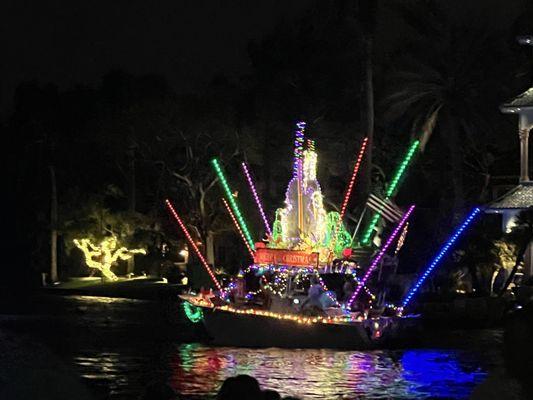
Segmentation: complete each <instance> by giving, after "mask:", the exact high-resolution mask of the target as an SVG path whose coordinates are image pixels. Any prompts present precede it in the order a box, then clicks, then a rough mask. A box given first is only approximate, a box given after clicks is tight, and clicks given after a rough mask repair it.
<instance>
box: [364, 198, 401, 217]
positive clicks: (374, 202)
mask: <svg viewBox="0 0 533 400" xmlns="http://www.w3.org/2000/svg"><path fill="white" fill-rule="evenodd" d="M366 205H367V207H368V208H370V209H371V210H374V211H375V212H377V213H380V214H381V215H383V218H385V219H386V220H387V221H389V222H398V221H399V220H400V219H401V218H402V215H403V212H402V210H400V208H398V206H396V204H394V203H393V202H392V201H391V200H390V199H387V198H385V199H381V198H380V197H378V196H376V195H374V194H370V196H369V197H368V200H367V202H366Z"/></svg>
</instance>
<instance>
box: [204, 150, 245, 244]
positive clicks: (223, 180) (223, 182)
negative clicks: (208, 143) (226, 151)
mask: <svg viewBox="0 0 533 400" xmlns="http://www.w3.org/2000/svg"><path fill="white" fill-rule="evenodd" d="M211 163H212V164H213V167H214V168H215V172H216V173H217V176H218V179H219V180H220V184H221V185H222V188H223V189H224V192H225V193H226V197H227V199H228V201H229V203H230V205H231V208H232V209H233V212H234V213H235V217H237V221H239V225H240V226H241V229H242V231H243V233H244V236H245V237H246V240H247V241H248V243H249V244H250V247H251V248H252V250H255V245H254V241H253V239H252V235H250V231H249V230H248V226H247V225H246V222H245V221H244V218H243V216H242V213H241V210H240V209H239V206H238V205H237V202H236V201H235V197H233V194H232V191H231V189H230V187H229V185H228V181H227V179H226V177H225V176H224V172H222V168H221V166H220V163H219V162H218V160H217V159H216V158H214V159H213V160H211Z"/></svg>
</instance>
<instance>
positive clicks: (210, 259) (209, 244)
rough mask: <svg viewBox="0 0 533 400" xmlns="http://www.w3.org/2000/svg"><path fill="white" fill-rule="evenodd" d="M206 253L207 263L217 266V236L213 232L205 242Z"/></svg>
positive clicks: (208, 234) (209, 233)
mask: <svg viewBox="0 0 533 400" xmlns="http://www.w3.org/2000/svg"><path fill="white" fill-rule="evenodd" d="M205 252H206V258H207V263H208V264H209V265H212V266H214V265H215V236H214V235H213V232H207V237H206V240H205Z"/></svg>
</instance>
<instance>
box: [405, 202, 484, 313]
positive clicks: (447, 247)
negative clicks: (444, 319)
mask: <svg viewBox="0 0 533 400" xmlns="http://www.w3.org/2000/svg"><path fill="white" fill-rule="evenodd" d="M480 212H481V209H480V208H478V207H476V208H474V210H472V212H471V213H470V215H468V217H467V218H466V219H465V221H464V222H463V223H462V224H461V226H459V228H457V230H456V231H455V232H454V233H453V235H452V236H450V238H449V239H448V241H447V242H446V244H445V245H444V246H443V247H442V248H441V249H440V251H439V253H438V254H437V256H436V257H435V258H434V259H433V261H431V264H429V267H427V269H426V271H425V272H424V273H423V274H422V276H421V277H420V278H419V279H418V281H417V282H416V284H415V285H414V286H413V287H412V288H411V290H410V291H409V293H407V295H406V296H405V298H404V299H403V301H402V305H401V307H400V309H404V308H405V307H407V305H408V304H409V302H410V301H411V299H412V298H413V296H414V294H415V293H416V291H417V290H418V289H419V288H420V286H422V284H423V283H424V281H425V280H426V278H427V277H428V275H429V274H430V273H431V271H433V270H434V269H435V267H436V266H437V265H438V263H439V262H440V261H441V260H442V258H443V257H444V256H445V255H446V253H447V252H448V251H449V250H450V248H451V247H452V246H453V244H454V243H455V241H456V240H457V239H458V238H459V236H461V234H462V233H463V232H464V230H465V229H466V228H467V227H468V225H470V223H471V222H472V221H473V220H474V218H475V217H476V216H477V215H478V214H479V213H480Z"/></svg>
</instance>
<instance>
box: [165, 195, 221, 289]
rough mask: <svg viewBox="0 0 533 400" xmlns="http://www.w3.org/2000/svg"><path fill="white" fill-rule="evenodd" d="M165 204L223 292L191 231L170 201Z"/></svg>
mask: <svg viewBox="0 0 533 400" xmlns="http://www.w3.org/2000/svg"><path fill="white" fill-rule="evenodd" d="M165 203H166V205H167V208H168V209H169V211H170V213H171V214H172V216H173V217H174V219H175V220H176V221H177V222H178V225H179V226H180V228H181V230H182V231H183V234H184V235H185V237H186V238H187V241H188V242H189V244H190V245H191V247H192V248H193V249H194V252H195V253H196V255H197V256H198V258H199V259H200V262H201V263H202V265H203V266H204V268H205V269H206V271H207V273H208V274H209V276H210V277H211V279H212V280H213V282H214V284H215V286H216V287H217V289H218V290H219V291H220V292H222V286H220V283H218V280H217V278H216V277H215V274H213V271H211V268H210V267H209V264H208V263H207V261H206V260H205V258H204V256H203V255H202V253H201V252H200V249H199V248H198V246H196V243H195V242H194V240H193V238H192V237H191V235H190V233H189V231H188V230H187V227H186V226H185V224H184V223H183V221H182V220H181V218H180V217H179V215H178V213H177V212H176V210H175V209H174V207H173V206H172V204H171V203H170V201H169V200H168V199H166V200H165Z"/></svg>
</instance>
